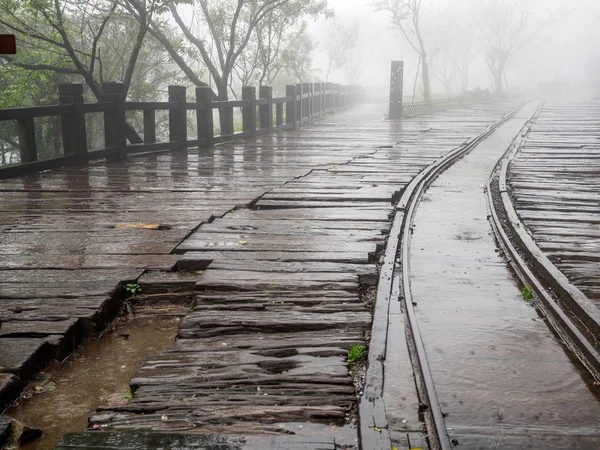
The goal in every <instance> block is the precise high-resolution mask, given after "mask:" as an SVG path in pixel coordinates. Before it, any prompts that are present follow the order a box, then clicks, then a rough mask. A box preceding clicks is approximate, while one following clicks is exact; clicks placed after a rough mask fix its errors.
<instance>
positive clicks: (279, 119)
mask: <svg viewBox="0 0 600 450" xmlns="http://www.w3.org/2000/svg"><path fill="white" fill-rule="evenodd" d="M275 125H277V126H281V125H283V103H281V102H279V103H277V104H276V105H275Z"/></svg>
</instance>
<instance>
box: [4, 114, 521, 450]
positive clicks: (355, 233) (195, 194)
mask: <svg viewBox="0 0 600 450" xmlns="http://www.w3.org/2000/svg"><path fill="white" fill-rule="evenodd" d="M514 106H515V104H514V103H492V104H486V105H479V106H473V107H470V108H466V109H462V110H453V111H446V112H441V113H436V114H431V115H425V116H421V117H418V118H414V119H409V120H406V121H404V122H402V123H401V124H394V123H389V122H385V121H382V120H380V117H381V116H382V111H381V107H369V106H366V107H362V108H360V109H356V110H353V111H350V112H346V113H343V114H340V115H337V116H335V117H332V118H329V119H325V120H323V121H319V122H318V123H316V124H314V125H313V126H310V127H306V128H304V129H302V130H299V131H296V132H290V133H283V134H279V135H273V136H268V137H263V138H259V139H256V140H248V141H243V142H238V143H233V144H229V145H225V146H221V147H218V148H216V149H215V150H214V152H213V153H207V151H200V152H198V151H196V152H193V151H192V152H188V153H166V154H159V155H152V156H146V157H140V158H132V159H131V160H129V161H128V162H127V164H125V165H123V166H109V167H107V166H103V165H100V164H98V165H92V166H90V167H89V168H83V169H79V170H77V169H63V170H61V171H56V172H50V173H45V174H39V175H34V176H32V178H33V179H34V182H32V181H31V180H30V177H28V179H27V180H25V179H15V180H9V181H7V182H5V183H3V185H2V188H3V189H4V191H5V192H8V193H9V194H10V193H14V194H15V196H16V199H15V200H10V198H11V197H10V195H8V196H3V197H2V199H3V200H2V201H3V202H5V203H3V209H4V210H5V211H7V212H8V214H7V215H6V216H5V215H3V216H2V220H3V222H2V227H4V228H3V230H6V231H7V233H3V234H2V239H7V240H8V241H7V247H6V248H7V249H12V250H11V251H7V252H6V253H3V254H2V256H1V258H2V260H1V261H2V265H3V266H2V267H3V270H2V271H1V272H0V274H1V275H2V276H3V277H5V278H4V279H3V280H2V282H3V283H4V284H3V286H6V287H7V288H9V289H10V290H6V291H4V290H3V291H2V299H1V300H0V304H2V305H7V306H6V307H4V306H2V308H3V309H2V317H3V328H2V331H3V332H4V329H5V328H4V326H5V324H11V326H13V327H14V329H18V325H19V322H24V323H27V322H28V321H29V322H36V324H39V325H40V328H39V330H41V331H39V332H38V334H37V335H34V334H28V333H26V332H25V333H23V332H19V333H20V334H18V336H19V337H17V336H16V335H15V334H7V335H2V336H1V337H0V340H3V341H4V342H6V343H10V344H11V346H10V348H15V347H14V344H15V343H17V342H18V341H17V339H23V340H24V341H29V342H31V343H32V344H33V346H35V345H37V344H39V345H40V346H41V347H42V348H46V350H45V351H46V352H47V346H49V345H53V344H57V343H61V342H64V341H65V340H66V335H67V334H66V333H67V331H66V330H68V329H69V328H68V323H69V321H71V322H73V323H74V324H75V325H73V326H78V327H79V326H82V325H83V324H84V323H85V321H90V320H92V319H93V320H98V324H97V325H96V327H98V328H99V327H101V324H102V319H103V315H105V316H110V314H108V312H107V307H106V305H107V303H110V302H114V303H116V304H119V303H120V299H119V298H118V296H115V295H114V294H113V290H114V289H115V286H116V284H117V283H118V282H119V281H123V280H127V279H132V280H134V279H137V277H138V275H140V274H141V273H142V272H143V273H144V274H143V275H142V276H141V277H140V278H139V279H138V283H139V284H140V285H141V286H142V288H143V295H142V296H141V297H142V298H141V299H140V301H143V297H147V298H150V297H152V296H158V295H161V296H162V298H163V299H164V298H169V296H171V297H172V298H174V299H180V298H182V297H183V298H186V299H189V301H190V305H191V308H192V309H191V312H190V313H189V314H187V315H186V316H185V317H184V318H183V319H182V320H181V323H180V327H179V332H178V338H177V340H176V342H175V343H174V344H173V345H172V346H171V347H170V348H168V349H167V350H165V351H163V352H160V353H159V354H157V355H155V356H152V357H150V358H148V359H147V360H146V361H145V362H144V363H143V365H142V367H141V368H140V369H139V370H138V372H137V373H136V374H135V375H134V377H133V378H132V380H131V385H132V388H133V390H134V397H133V399H132V400H131V401H129V402H128V403H127V404H125V405H121V406H118V407H102V408H100V409H99V410H98V412H97V413H96V414H94V415H93V416H92V418H91V422H90V423H91V425H90V426H93V425H97V426H98V427H100V428H101V429H102V430H104V431H110V432H111V433H92V434H89V433H84V434H83V435H79V434H76V435H71V436H70V437H68V438H66V439H65V440H64V441H63V443H62V444H61V445H62V447H61V448H74V447H76V448H81V447H86V446H94V445H100V446H101V445H105V444H106V442H108V441H110V442H112V444H111V445H116V444H115V442H119V443H120V444H119V445H121V444H123V445H125V443H126V442H127V439H130V438H129V437H127V436H131V435H123V434H120V433H119V431H123V430H127V431H132V430H136V431H137V432H140V433H141V432H144V431H165V432H171V433H175V434H177V435H181V434H186V433H192V434H198V433H200V434H219V435H223V436H224V435H240V434H242V435H244V436H252V435H263V436H264V435H267V436H268V435H271V436H273V437H272V438H269V439H271V440H273V439H274V440H273V442H275V441H276V440H277V439H280V440H281V439H283V441H286V439H288V440H289V438H290V436H291V437H292V438H293V439H294V440H293V442H295V444H294V445H300V446H305V447H302V448H306V447H307V448H333V447H332V445H339V446H341V445H345V446H349V447H352V446H354V445H356V442H357V436H356V427H355V424H354V420H353V419H355V418H356V400H357V394H359V393H360V389H361V387H360V373H359V374H357V376H356V377H353V376H352V374H351V373H350V372H349V366H348V362H347V361H346V355H347V352H348V349H349V348H350V347H351V346H352V345H354V344H365V343H367V342H368V332H369V330H370V328H371V314H370V308H371V305H370V303H369V300H370V299H371V297H372V292H373V288H374V284H375V283H376V280H377V267H376V264H377V262H378V255H379V251H380V250H381V249H382V248H383V246H384V244H385V238H386V233H387V231H388V229H389V227H390V223H389V218H390V214H391V213H393V211H394V207H393V202H394V201H395V200H396V199H397V194H398V192H399V191H401V189H402V188H403V187H404V186H405V185H406V184H407V183H408V182H409V181H410V180H411V179H412V177H414V176H415V175H416V174H417V173H418V172H419V171H420V170H422V169H423V168H424V167H426V166H427V165H429V164H431V163H432V162H433V161H435V160H436V159H437V158H439V157H440V156H442V155H444V154H445V153H447V152H448V151H450V150H452V149H453V148H455V147H457V146H458V145H460V144H462V143H463V142H465V141H467V140H468V139H469V138H471V137H474V136H476V135H478V134H480V133H481V132H483V131H484V130H485V129H486V127H487V126H488V125H490V124H491V123H493V122H495V121H496V120H498V119H499V118H500V117H501V116H502V115H503V114H505V113H506V112H508V111H509V110H511V109H512V108H513V107H514ZM28 180H29V181H28ZM82 183H83V184H82ZM82 186H83V187H82ZM71 188H73V189H74V190H73V191H71V190H70V189H71ZM5 198H6V199H8V200H4V199H5ZM236 207H237V208H236ZM46 212H48V213H47V214H46ZM215 217H216V219H215V220H212V221H211V220H210V219H211V218H215ZM123 223H125V224H128V223H145V224H148V223H153V224H162V225H164V226H162V227H159V228H160V229H157V230H140V229H136V228H115V225H116V224H123ZM199 224H201V226H200V228H198V229H197V231H195V232H193V233H192V234H191V235H190V236H189V237H187V239H186V236H187V235H188V234H189V233H190V232H191V231H193V230H194V229H195V228H196V227H197V226H198V225H199ZM9 241H10V242H9ZM9 244H10V245H9ZM172 251H173V254H171V253H172ZM173 266H175V270H171V268H172V267H173ZM57 269H60V270H57ZM85 274H88V278H86V277H85ZM103 276H104V278H102V277H103ZM53 277H54V278H53ZM31 280H37V281H31ZM42 280H45V281H42ZM86 280H90V281H86ZM46 281H50V283H49V285H48V284H47V283H46ZM52 281H54V284H53V283H52ZM28 282H29V287H28V288H27V289H25V288H24V287H25V285H26V284H27V283H28ZM5 292H6V293H7V294H5ZM42 293H43V295H41V294H42ZM164 294H167V295H164ZM1 302H5V303H1ZM94 302H96V303H94ZM21 305H25V306H21ZM61 308H62V309H61ZM86 308H87V309H86ZM58 315H60V317H58ZM17 316H18V317H17ZM104 320H107V319H104ZM48 322H52V323H53V324H60V325H63V326H67V328H64V329H63V330H62V331H60V328H57V329H56V330H59V331H56V330H55V329H53V330H52V331H51V332H45V331H44V330H43V329H42V328H41V325H46V324H47V323H48ZM7 326H8V325H7ZM44 333H46V334H44ZM80 335H81V336H83V335H84V333H80ZM70 345H74V344H70ZM44 346H45V347H44ZM67 348H68V346H67ZM65 351H66V350H65ZM38 352H39V351H38ZM3 357H4V358H7V356H6V354H3ZM11 357H12V358H13V359H12V360H11V361H9V362H10V363H11V364H12V365H7V364H6V363H4V362H2V363H1V364H0V366H2V367H6V369H3V370H5V372H6V373H11V374H14V375H20V376H22V379H23V380H27V378H28V377H30V376H31V374H32V373H34V372H35V371H36V370H37V369H39V367H41V365H43V364H44V363H45V360H43V358H40V359H37V360H36V359H35V358H33V357H32V354H31V353H29V354H28V353H27V352H26V351H23V352H22V353H20V354H19V355H16V356H11ZM46 357H48V356H47V355H46ZM30 361H34V363H30ZM416 407H417V405H414V409H416ZM92 436H93V437H92ZM107 436H108V437H107ZM140 436H145V435H140ZM140 439H145V438H143V437H140ZM178 439H179V438H178ZM181 439H183V438H181ZM186 439H187V438H186ZM198 439H200V438H198ZM248 439H249V441H248V442H249V443H250V444H251V443H252V442H254V441H253V439H256V438H248ZM261 439H262V438H261ZM264 439H267V438H264ZM103 440H107V441H103ZM283 441H281V442H283ZM102 442H105V444H102ZM256 442H259V443H257V444H256V445H257V448H268V445H271V447H273V448H283V444H281V442H280V444H273V443H271V444H268V442H267V440H263V441H256ZM277 442H279V441H277ZM286 442H287V441H286ZM250 444H248V445H250ZM106 445H108V444H106ZM252 445H253V444H252ZM123 448H124V447H123ZM286 448H287V447H286ZM289 448H295V447H289Z"/></svg>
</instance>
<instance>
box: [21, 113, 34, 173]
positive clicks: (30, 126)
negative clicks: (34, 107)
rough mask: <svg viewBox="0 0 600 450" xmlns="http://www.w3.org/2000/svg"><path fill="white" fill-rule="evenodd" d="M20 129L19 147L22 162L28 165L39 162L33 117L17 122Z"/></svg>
mask: <svg viewBox="0 0 600 450" xmlns="http://www.w3.org/2000/svg"><path fill="white" fill-rule="evenodd" d="M17 128H18V129H19V147H20V149H21V162H22V163H28V162H34V161H37V160H38V155H37V144H36V141H35V125H34V123H33V117H28V118H26V119H18V120H17Z"/></svg>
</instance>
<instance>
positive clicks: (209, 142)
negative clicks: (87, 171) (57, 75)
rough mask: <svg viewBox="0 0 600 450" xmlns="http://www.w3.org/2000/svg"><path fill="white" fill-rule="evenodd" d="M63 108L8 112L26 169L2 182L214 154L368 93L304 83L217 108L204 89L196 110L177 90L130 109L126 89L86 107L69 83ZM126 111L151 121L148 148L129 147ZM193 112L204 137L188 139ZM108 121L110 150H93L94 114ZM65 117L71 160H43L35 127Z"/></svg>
mask: <svg viewBox="0 0 600 450" xmlns="http://www.w3.org/2000/svg"><path fill="white" fill-rule="evenodd" d="M58 91H59V104H58V105H52V106H36V107H31V108H12V109H4V110H0V121H16V122H17V129H18V136H19V148H20V160H21V161H20V163H18V164H14V165H9V166H0V178H7V177H11V176H18V175H22V174H25V173H29V172H35V171H40V170H48V169H53V168H56V167H61V166H67V165H81V164H86V163H87V162H88V161H91V160H96V159H106V160H109V161H119V160H124V159H125V158H127V155H128V154H132V153H141V152H151V151H159V150H184V149H186V148H189V147H200V148H209V147H212V146H213V145H214V144H216V143H220V142H225V141H231V140H235V139H241V138H247V137H254V136H260V135H263V134H267V133H270V132H271V131H274V130H283V129H285V130H289V129H294V128H296V127H297V126H299V125H302V124H303V123H305V122H307V121H310V120H312V119H313V118H315V117H318V116H321V115H323V114H327V113H332V112H335V111H337V110H340V109H343V108H346V107H349V106H351V105H354V104H355V103H356V102H357V101H359V99H360V97H361V89H360V88H358V87H355V86H342V85H339V84H333V83H302V84H295V85H288V86H286V95H285V97H276V98H274V97H273V91H272V87H271V86H260V88H259V92H258V94H259V95H258V98H257V96H256V88H255V87H253V86H246V87H243V88H242V99H241V100H227V101H216V100H214V99H213V93H212V89H211V88H210V87H204V86H203V87H196V92H195V94H196V98H195V101H194V102H188V99H187V98H186V88H185V87H184V86H169V89H168V101H166V102H128V101H126V100H125V90H124V86H123V84H122V83H117V82H110V83H104V84H103V85H102V92H103V98H102V101H101V102H98V103H85V102H84V98H83V85H82V84H81V83H61V84H59V86H58ZM235 108H241V110H242V123H243V127H242V128H243V129H242V131H241V132H235V127H234V109H235ZM215 109H216V110H218V111H219V121H220V124H221V127H220V134H219V135H215V132H214V128H215V127H214V124H213V110H215ZM126 111H141V112H142V113H143V130H142V131H143V133H142V134H143V142H141V143H133V144H132V143H128V142H127V138H126V127H127V123H126ZM157 111H168V122H169V133H168V141H165V142H157V139H156V136H157V134H156V112H157ZM188 111H195V113H196V124H195V125H196V130H197V136H195V137H192V138H190V137H189V136H188ZM92 113H103V119H104V144H105V145H104V147H103V148H101V149H97V150H88V145H87V134H86V121H85V116H86V114H92ZM52 116H54V117H59V118H60V126H61V133H62V145H63V155H62V156H58V157H54V158H50V159H44V160H39V158H38V147H37V145H36V133H35V123H34V122H35V119H37V118H40V117H52Z"/></svg>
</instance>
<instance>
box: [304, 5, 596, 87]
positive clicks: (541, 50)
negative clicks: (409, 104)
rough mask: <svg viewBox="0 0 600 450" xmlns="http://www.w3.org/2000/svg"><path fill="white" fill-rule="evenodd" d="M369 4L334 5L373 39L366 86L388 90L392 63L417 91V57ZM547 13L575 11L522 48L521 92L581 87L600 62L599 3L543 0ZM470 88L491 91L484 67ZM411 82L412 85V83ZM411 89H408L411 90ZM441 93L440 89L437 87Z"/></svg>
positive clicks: (518, 60) (318, 30)
mask: <svg viewBox="0 0 600 450" xmlns="http://www.w3.org/2000/svg"><path fill="white" fill-rule="evenodd" d="M460 1H461V0H423V4H424V5H426V4H427V7H429V8H433V13H434V14H435V9H436V6H437V5H442V6H448V5H453V4H456V3H458V2H460ZM369 3H370V2H369V1H368V0H366V1H365V0H329V5H330V7H331V8H332V9H334V11H335V13H336V16H337V17H341V18H343V19H344V20H346V21H348V22H354V21H355V20H360V22H361V29H362V30H361V34H364V35H365V36H368V38H364V39H363V41H367V45H368V46H369V55H370V60H369V61H368V64H367V68H366V70H365V72H364V75H363V77H362V78H361V84H363V85H373V86H375V85H378V86H382V87H386V86H387V83H388V73H387V72H388V71H389V64H390V61H391V60H392V59H401V60H404V61H405V92H406V91H407V90H410V91H412V85H413V82H414V75H415V72H414V69H415V66H416V64H417V57H416V56H415V54H414V52H413V51H412V50H411V49H410V48H408V47H407V45H406V44H405V43H404V42H403V39H402V37H400V36H398V35H397V34H396V33H395V32H394V31H393V30H391V29H390V26H389V16H388V15H387V14H384V13H377V12H375V11H374V9H373V7H372V6H370V5H369ZM539 5H540V7H542V8H555V7H557V6H563V7H566V8H567V9H569V10H570V11H571V12H570V14H568V15H567V17H566V18H564V19H563V20H562V21H560V23H559V24H558V25H557V26H556V27H555V28H553V29H548V30H547V33H548V34H550V33H551V34H552V36H551V37H550V38H548V39H546V42H537V43H533V44H531V45H529V46H527V47H526V48H524V49H523V51H522V53H520V54H519V55H517V56H516V57H515V58H514V60H513V61H512V63H511V66H510V68H509V71H508V78H509V84H510V85H511V86H512V87H514V86H517V85H518V86H520V87H522V88H535V86H537V83H538V82H540V81H551V80H553V79H558V78H559V77H562V78H565V77H570V78H572V79H574V80H578V81H575V82H581V79H582V77H583V74H584V70H585V69H586V67H587V66H588V65H589V64H591V63H592V62H593V61H598V60H600V45H598V44H599V43H600V0H539ZM326 27H327V23H326V21H325V20H319V21H317V22H316V23H313V24H311V25H310V30H311V32H312V33H313V34H314V35H315V36H316V37H317V38H320V39H322V37H323V34H324V29H326ZM326 66H327V60H326V58H325V57H324V55H323V54H320V55H317V57H316V58H315V63H314V67H315V68H316V69H317V71H319V69H320V75H321V76H324V73H325V71H326V70H325V68H326ZM472 69H473V76H472V79H471V88H475V87H476V86H480V87H482V88H485V87H488V86H489V84H490V80H489V75H487V72H486V70H485V66H484V64H483V63H482V62H479V63H477V64H475V65H474V66H473V68H472ZM599 77H600V74H599ZM409 79H412V81H410V82H409V81H408V80H409ZM330 81H334V82H339V83H345V82H346V80H345V77H344V75H343V74H342V73H339V72H336V73H334V74H333V75H332V76H331V77H330ZM407 84H408V86H407ZM437 88H438V89H441V86H437Z"/></svg>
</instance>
